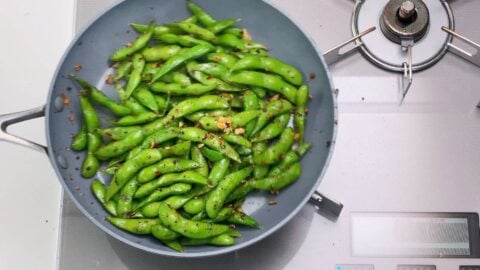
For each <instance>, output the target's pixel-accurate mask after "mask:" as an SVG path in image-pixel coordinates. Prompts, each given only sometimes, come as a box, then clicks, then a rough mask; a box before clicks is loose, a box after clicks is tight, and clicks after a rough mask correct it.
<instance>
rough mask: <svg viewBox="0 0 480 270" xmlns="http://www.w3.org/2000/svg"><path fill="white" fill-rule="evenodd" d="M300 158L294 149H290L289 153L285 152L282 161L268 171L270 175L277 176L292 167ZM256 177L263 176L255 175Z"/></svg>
mask: <svg viewBox="0 0 480 270" xmlns="http://www.w3.org/2000/svg"><path fill="white" fill-rule="evenodd" d="M299 160H300V158H299V157H298V155H297V153H295V152H294V151H289V152H288V153H286V154H285V156H284V157H283V159H282V161H280V163H278V164H277V165H276V166H275V167H273V168H272V169H271V170H270V171H269V172H268V177H272V176H277V175H280V174H282V173H283V172H285V170H286V169H287V168H288V167H290V165H292V164H294V163H295V162H297V161H299ZM255 178H256V179H260V178H263V177H258V178H257V177H255Z"/></svg>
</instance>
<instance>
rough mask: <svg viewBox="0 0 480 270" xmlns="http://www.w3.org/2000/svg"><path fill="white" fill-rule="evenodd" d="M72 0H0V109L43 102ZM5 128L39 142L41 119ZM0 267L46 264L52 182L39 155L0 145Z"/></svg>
mask: <svg viewBox="0 0 480 270" xmlns="http://www.w3.org/2000/svg"><path fill="white" fill-rule="evenodd" d="M74 6H75V2H74V0H44V1H36V0H24V1H2V8H1V9H0V32H1V33H2V35H3V37H4V38H2V42H1V43H0V50H1V51H2V60H1V64H0V80H1V81H2V91H1V98H0V114H5V113H11V112H15V111H20V110H27V109H31V108H34V107H37V106H41V105H44V104H45V102H46V99H47V93H48V90H49V85H50V80H51V78H52V75H53V73H54V71H55V68H56V66H57V64H58V61H59V60H60V58H61V56H62V54H63V52H64V51H65V49H66V48H67V46H68V44H69V42H70V40H71V39H72V37H73V33H74V29H73V21H74V14H75V13H74ZM9 131H11V132H12V133H14V134H19V135H21V136H25V137H28V138H30V139H31V140H33V141H36V142H40V143H42V144H45V128H44V119H43V118H40V119H35V120H32V121H28V122H25V123H21V124H18V125H15V126H12V127H11V128H10V129H9ZM0 153H1V154H0V164H1V165H0V168H1V171H2V180H1V181H0V201H1V203H0V212H2V213H3V218H2V221H0V239H1V241H0V269H54V268H55V265H56V253H57V252H56V251H57V239H58V234H59V218H60V212H61V209H60V202H61V197H62V191H61V188H60V183H59V181H58V179H57V177H56V175H55V172H54V170H53V169H52V167H51V166H50V162H49V160H48V158H47V156H46V155H44V154H40V153H38V152H35V151H32V150H30V149H27V148H23V147H19V146H17V145H13V144H10V143H4V142H0Z"/></svg>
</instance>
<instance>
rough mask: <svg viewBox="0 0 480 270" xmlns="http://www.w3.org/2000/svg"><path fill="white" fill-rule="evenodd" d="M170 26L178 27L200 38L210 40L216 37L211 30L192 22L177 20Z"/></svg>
mask: <svg viewBox="0 0 480 270" xmlns="http://www.w3.org/2000/svg"><path fill="white" fill-rule="evenodd" d="M172 26H174V27H178V28H180V29H181V30H182V31H184V32H185V33H187V34H190V35H193V36H195V37H197V38H199V39H201V40H205V41H212V40H214V39H215V38H216V37H215V34H214V33H213V32H212V31H210V30H208V29H206V28H203V27H201V26H198V25H196V24H194V23H186V22H179V23H174V24H172Z"/></svg>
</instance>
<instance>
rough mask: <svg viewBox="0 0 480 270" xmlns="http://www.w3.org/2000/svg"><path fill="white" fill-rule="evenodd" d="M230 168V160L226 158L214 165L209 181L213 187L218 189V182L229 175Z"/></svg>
mask: <svg viewBox="0 0 480 270" xmlns="http://www.w3.org/2000/svg"><path fill="white" fill-rule="evenodd" d="M229 166H230V159H228V158H224V159H222V160H220V161H217V162H215V163H214V164H213V167H212V170H210V174H209V175H208V180H209V181H210V185H211V186H212V187H216V186H217V184H218V182H219V181H220V180H222V179H223V177H224V176H225V175H226V174H227V171H228V167H229Z"/></svg>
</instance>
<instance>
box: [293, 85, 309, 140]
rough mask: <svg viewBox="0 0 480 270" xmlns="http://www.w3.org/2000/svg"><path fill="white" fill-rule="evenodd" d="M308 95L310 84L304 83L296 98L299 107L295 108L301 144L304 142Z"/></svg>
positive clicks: (296, 126) (295, 118) (296, 124)
mask: <svg viewBox="0 0 480 270" xmlns="http://www.w3.org/2000/svg"><path fill="white" fill-rule="evenodd" d="M308 96H309V90H308V86H306V85H302V86H301V87H300V88H299V89H298V93H297V100H296V104H297V107H296V108H295V114H294V115H295V116H294V120H295V121H294V122H295V128H296V130H297V132H298V134H299V137H300V138H299V139H298V143H299V145H302V144H303V142H304V134H305V114H306V112H305V110H306V106H307V102H308Z"/></svg>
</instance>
